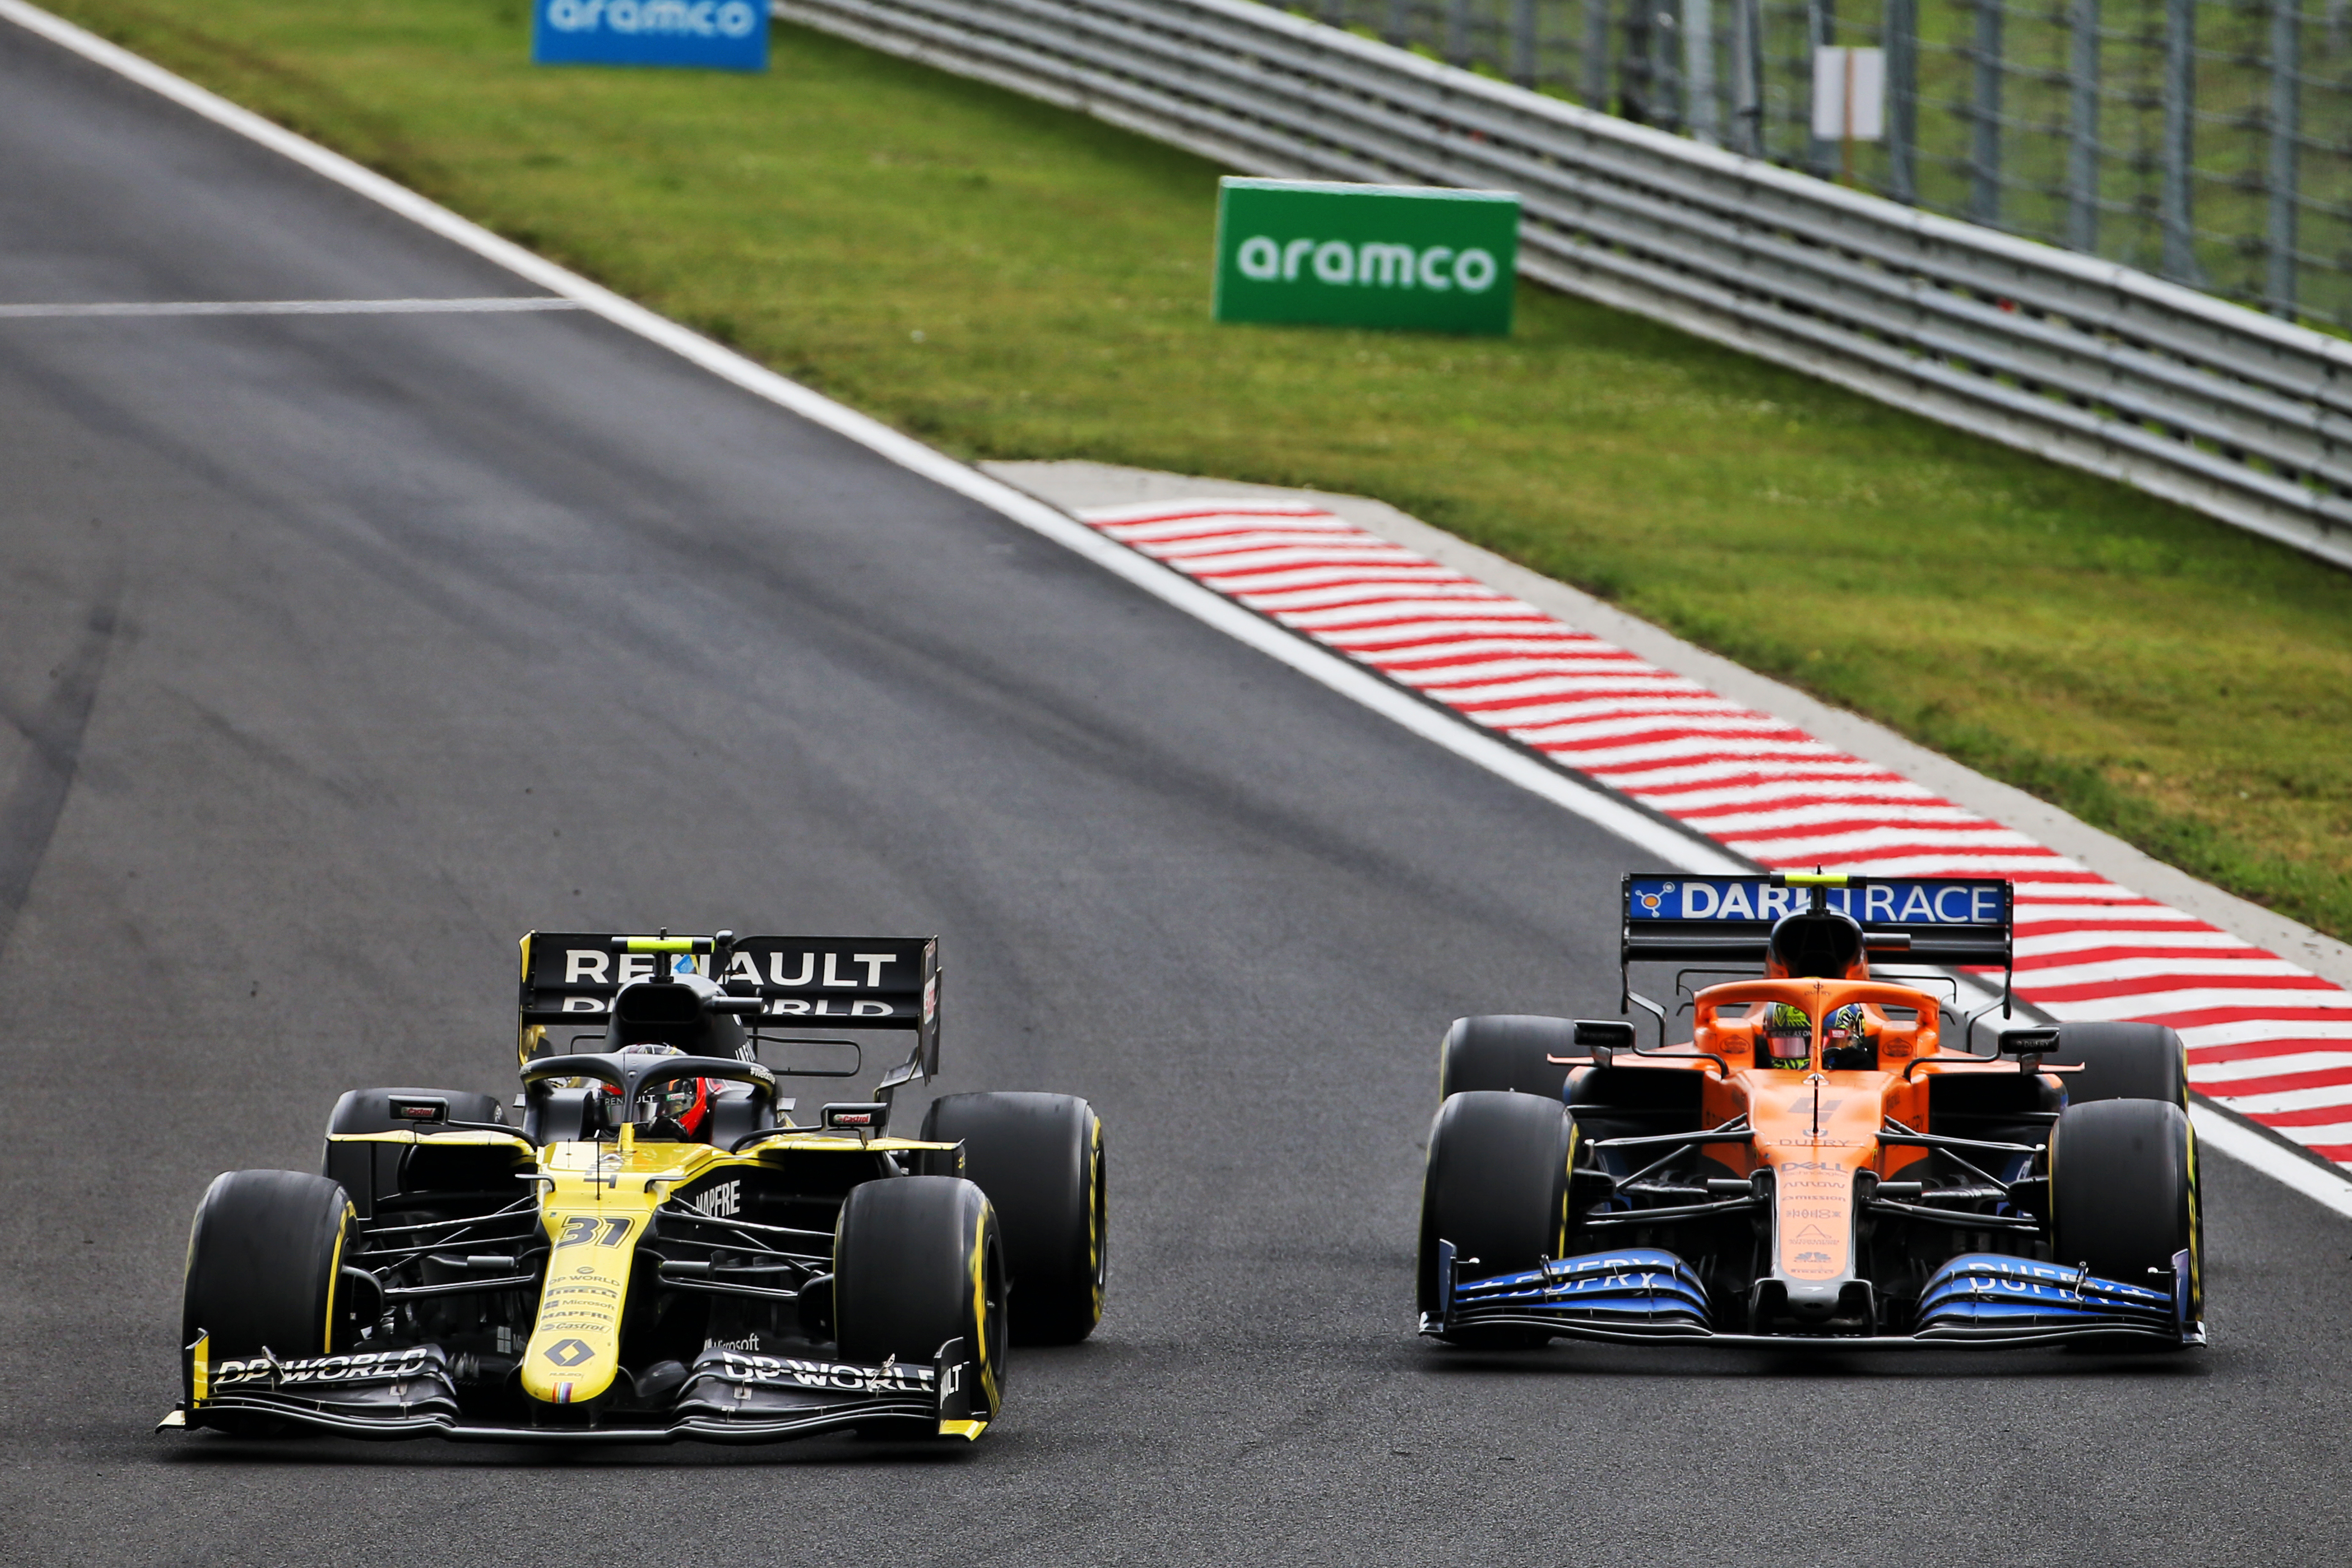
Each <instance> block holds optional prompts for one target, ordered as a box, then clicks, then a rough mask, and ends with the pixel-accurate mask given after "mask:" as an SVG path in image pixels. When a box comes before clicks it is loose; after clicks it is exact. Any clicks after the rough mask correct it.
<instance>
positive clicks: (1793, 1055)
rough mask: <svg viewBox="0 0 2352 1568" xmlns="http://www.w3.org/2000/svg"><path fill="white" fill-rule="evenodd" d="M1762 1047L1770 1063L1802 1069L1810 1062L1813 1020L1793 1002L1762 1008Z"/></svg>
mask: <svg viewBox="0 0 2352 1568" xmlns="http://www.w3.org/2000/svg"><path fill="white" fill-rule="evenodd" d="M1764 1050H1765V1054H1766V1056H1767V1057H1768V1058H1770V1061H1771V1065H1772V1066H1774V1067H1776V1068H1784V1069H1785V1068H1796V1069H1802V1068H1809V1067H1811V1066H1812V1065H1813V1021H1812V1020H1811V1018H1809V1017H1807V1016H1805V1010H1804V1009H1803V1008H1802V1007H1800V1006H1798V1005H1796V1004H1795V1003H1793V1002H1775V1003H1773V1004H1772V1005H1770V1006H1769V1007H1767V1008H1766V1009H1765V1010H1764Z"/></svg>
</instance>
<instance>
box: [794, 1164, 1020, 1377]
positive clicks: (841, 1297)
mask: <svg viewBox="0 0 2352 1568" xmlns="http://www.w3.org/2000/svg"><path fill="white" fill-rule="evenodd" d="M833 1258H834V1263H833V1276H834V1279H833V1321H834V1333H835V1340H836V1342H837V1343H838V1344H839V1345H840V1347H841V1357H842V1359H843V1360H844V1361H849V1362H857V1363H863V1364H866V1365H869V1366H871V1365H877V1364H879V1363H882V1362H886V1361H888V1360H890V1359H891V1358H893V1357H896V1358H897V1359H898V1361H900V1362H902V1363H913V1364H915V1365H918V1366H929V1365H930V1364H931V1363H932V1362H933V1361H935V1360H937V1359H938V1357H939V1353H940V1347H941V1346H943V1345H945V1344H946V1343H947V1342H949V1341H950V1340H957V1339H960V1340H961V1341H962V1342H964V1358H965V1359H966V1360H967V1361H971V1362H974V1363H978V1365H979V1369H980V1375H979V1379H978V1382H979V1388H978V1390H977V1392H976V1394H975V1396H974V1400H973V1403H974V1405H975V1407H976V1408H975V1411H974V1414H975V1415H979V1416H981V1417H982V1418H983V1419H993V1418H994V1417H995V1415H996V1414H997V1412H998V1411H999V1410H1001V1409H1002V1408H1003V1388H1004V1330H1005V1313H1004V1248H1003V1242H1002V1240H1001V1239H1000V1238H999V1237H998V1235H997V1229H996V1214H995V1211H994V1210H993V1209H992V1208H991V1207H990V1206H989V1202H988V1194H985V1193H983V1192H982V1191H981V1190H980V1188H979V1187H978V1186H976V1185H974V1184H972V1183H971V1182H967V1181H965V1180H964V1179H963V1178H961V1176H885V1177H883V1178H881V1179H879V1180H877V1181H871V1182H865V1183H861V1184H858V1185H857V1186H855V1187H852V1188H851V1189H850V1191H849V1197H848V1199H847V1200H846V1201H845V1202H844V1203H843V1204H842V1205H841V1220H840V1224H839V1226H838V1227H837V1228H836V1229H835V1232H834V1243H833Z"/></svg>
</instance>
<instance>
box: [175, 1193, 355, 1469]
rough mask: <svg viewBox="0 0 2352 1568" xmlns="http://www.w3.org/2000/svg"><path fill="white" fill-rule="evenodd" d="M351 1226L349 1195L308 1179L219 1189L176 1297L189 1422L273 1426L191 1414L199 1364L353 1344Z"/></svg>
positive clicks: (202, 1212)
mask: <svg viewBox="0 0 2352 1568" xmlns="http://www.w3.org/2000/svg"><path fill="white" fill-rule="evenodd" d="M351 1216H352V1205H351V1200H350V1199H349V1198H348V1197H346V1196H345V1195H344V1194H343V1189H342V1188H341V1187H340V1186H338V1185H336V1184H334V1183H332V1182H331V1181H329V1180H327V1179H326V1178H325V1177H324V1176H314V1175H311V1174H310V1173H307V1172H302V1171H231V1172H229V1173H226V1175H223V1176H220V1177H217V1178H215V1180H214V1182H213V1184H212V1186H211V1187H210V1188H209V1189H208V1190H207V1191H206V1192H205V1195H204V1198H203V1200H202V1201H201V1202H199V1203H198V1204H197V1205H196V1218H195V1223H194V1225H193V1226H191V1227H190V1228H189V1231H188V1260H187V1271H186V1275H185V1278H184V1283H183V1286H182V1289H181V1296H180V1344H181V1346H182V1351H181V1375H182V1389H181V1392H182V1394H183V1395H184V1397H185V1398H186V1399H187V1401H188V1408H189V1409H190V1411H191V1412H192V1413H193V1419H194V1421H195V1422H196V1423H197V1424H200V1425H205V1426H216V1427H219V1428H221V1429H222V1430H225V1431H230V1432H237V1433H243V1434H257V1433H258V1432H260V1431H264V1430H267V1429H268V1427H269V1426H272V1425H274V1423H270V1422H268V1420H267V1419H266V1418H256V1417H254V1416H251V1415H237V1414H236V1413H235V1412H229V1411H223V1412H220V1413H218V1414H217V1415H213V1416H211V1417H209V1418H208V1417H206V1416H205V1414H204V1413H203V1412H201V1411H196V1410H195V1406H194V1397H195V1388H194V1356H193V1354H192V1353H190V1350H189V1347H192V1346H194V1344H195V1343H196V1342H197V1341H198V1340H200V1339H201V1340H204V1341H205V1342H206V1350H207V1356H208V1359H209V1361H210V1362H212V1363H219V1362H221V1361H223V1360H225V1359H228V1358H231V1357H245V1356H252V1355H258V1354H260V1353H261V1352H263V1351H268V1352H269V1353H271V1354H272V1355H275V1356H277V1357H278V1358H279V1359H281V1360H286V1361H292V1360H295V1359H297V1358H300V1357H306V1356H318V1355H328V1354H331V1353H332V1352H334V1351H335V1350H336V1349H338V1348H339V1342H341V1341H342V1340H344V1339H346V1338H348V1337H349V1336H348V1331H347V1330H346V1329H345V1326H344V1325H343V1323H342V1322H341V1319H340V1316H339V1310H338V1301H337V1289H336V1287H337V1285H338V1283H339V1282H340V1279H339V1276H340V1271H341V1268H342V1255H343V1243H344V1240H345V1238H346V1237H347V1235H348V1232H349V1226H350V1223H351Z"/></svg>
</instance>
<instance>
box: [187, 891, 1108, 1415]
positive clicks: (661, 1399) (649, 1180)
mask: <svg viewBox="0 0 2352 1568" xmlns="http://www.w3.org/2000/svg"><path fill="white" fill-rule="evenodd" d="M938 957H939V944H938V942H937V940H936V939H892V938H881V939H873V938H856V939H835V938H797V937H753V938H748V939H742V940H738V939H736V938H735V937H734V936H733V935H732V934H731V933H730V932H727V931H720V932H719V933H717V934H716V935H714V936H684V937H673V936H670V935H669V934H668V933H667V931H665V932H662V933H661V934H660V935H658V936H653V937H644V936H626V935H617V936H616V935H604V934H548V933H541V932H535V933H533V934H531V935H530V936H526V937H525V938H523V940H522V984H521V995H520V1039H519V1055H520V1068H521V1079H522V1092H521V1093H520V1095H518V1096H517V1097H516V1098H515V1100H514V1107H515V1108H516V1109H518V1110H520V1120H519V1121H509V1118H508V1117H507V1115H506V1110H507V1109H508V1108H507V1107H505V1106H502V1105H501V1104H500V1103H499V1100H496V1099H495V1098H493V1097H491V1096H489V1095H486V1094H478V1093H468V1092H465V1091H462V1090H455V1089H357V1090H354V1091H352V1093H349V1094H346V1095H344V1096H343V1097H342V1099H341V1101H340V1102H339V1103H338V1104H337V1105H336V1106H335V1108H334V1112H333V1115H332V1117H331V1120H330V1121H329V1123H328V1130H327V1144H326V1159H325V1172H324V1173H323V1174H321V1175H311V1174H308V1173H300V1172H292V1171H236V1172H231V1173H228V1174H226V1175H224V1176H222V1177H220V1178H219V1179H218V1180H216V1181H215V1182H214V1184H212V1187H211V1189H210V1190H209V1191H208V1192H207V1193H205V1196H204V1199H203V1201H202V1203H201V1204H200V1205H198V1207H197V1209H196V1216H195V1224H194V1228H193V1230H192V1232H191V1233H190V1237H189V1241H188V1256H187V1274H186V1281H185V1292H184V1302H183V1316H182V1337H181V1344H182V1346H183V1351H182V1356H181V1370H182V1383H183V1386H182V1399H181V1402H180V1405H179V1406H178V1407H177V1408H176V1409H175V1410H174V1411H173V1412H172V1414H171V1415H168V1416H166V1417H165V1420H164V1425H165V1426H197V1427H212V1428H215V1429H219V1430H222V1431H226V1432H229V1433H232V1434H244V1435H260V1434H267V1433H271V1432H276V1431H278V1430H281V1429H283V1428H285V1427H288V1426H292V1427H297V1428H304V1429H308V1430H310V1431H315V1432H325V1433H334V1434H341V1435H345V1436H362V1437H415V1436H441V1437H446V1438H457V1439H482V1440H498V1439H508V1440H518V1439H520V1440H529V1441H531V1442H549V1441H564V1440H577V1441H590V1442H606V1443H611V1442H661V1441H667V1440H672V1439H677V1438H699V1439H706V1440H710V1441H716V1442H762V1441H769V1440H772V1439H778V1438H785V1437H795V1436H803V1435H804V1434H808V1433H813V1432H818V1431H824V1430H828V1429H841V1428H854V1429H856V1430H859V1431H862V1432H866V1433H870V1434H879V1435H887V1436H916V1437H962V1438H976V1437H978V1436H980V1435H981V1433H982V1431H983V1430H984V1429H985V1428H986V1427H987V1426H988V1424H989V1423H990V1422H991V1421H992V1420H993V1419H994V1418H995V1417H996V1415H997V1414H998V1412H999V1411H1000V1410H1001V1409H1002V1408H1003V1399H1004V1374H1005V1366H1004V1356H1005V1346H1006V1343H1007V1342H1008V1339H1017V1340H1022V1341H1031V1342H1072V1341H1076V1340H1080V1339H1083V1338H1085V1337H1086V1335H1087V1334H1088V1333H1089V1332H1091V1331H1092V1330H1093V1329H1094V1327H1095V1325H1096V1322H1097V1320H1098V1319H1099V1318H1100V1316H1101V1312H1102V1300H1103V1281H1104V1242H1105V1231H1106V1226H1105V1187H1104V1164H1103V1139H1102V1125H1101V1122H1100V1121H1098V1120H1097V1117H1096V1116H1095V1114H1094V1111H1093V1110H1092V1109H1091V1108H1090V1107H1089V1106H1088V1105H1087V1102H1086V1101H1084V1100H1077V1099H1073V1098H1071V1097H1068V1096H1064V1095H1048V1094H960V1095H950V1096H946V1097H943V1098H940V1099H939V1100H934V1101H933V1102H932V1103H931V1105H930V1107H929V1110H928V1112H927V1114H926V1115H925V1117H924V1120H923V1123H922V1127H921V1129H920V1131H919V1135H918V1136H916V1137H913V1138H903V1137H894V1136H891V1135H890V1134H889V1132H888V1123H889V1121H890V1112H891V1103H892V1098H893V1096H894V1094H895V1093H896V1091H897V1090H898V1089H901V1088H903V1087H905V1086H906V1085H908V1084H909V1083H913V1082H917V1081H919V1080H921V1081H928V1080H929V1078H930V1077H931V1075H932V1074H933V1073H934V1072H935V1071H936V1070H937V1068H938V1065H939V1050H940V1019H939V996H940V991H939V986H940V971H939V963H938ZM876 1029H898V1030H901V1031H911V1032H912V1035H913V1042H914V1043H913V1047H912V1049H911V1050H910V1051H909V1053H908V1056H907V1058H905V1060H903V1061H901V1062H899V1063H898V1064H897V1065H896V1066H894V1067H892V1068H890V1069H889V1070H888V1071H887V1072H885V1073H883V1074H881V1075H880V1076H879V1080H878V1082H877V1085H876V1088H875V1089H874V1090H873V1092H872V1093H871V1094H870V1095H869V1096H868V1097H867V1098H866V1099H865V1100H856V1101H844V1102H839V1103H832V1104H826V1105H824V1106H822V1107H821V1108H820V1109H819V1110H818V1111H817V1112H816V1114H815V1115H814V1117H812V1118H810V1119H808V1120H805V1121H802V1120H796V1119H795V1112H796V1111H797V1110H798V1101H797V1100H795V1099H793V1098H789V1097H784V1096H781V1095H780V1094H779V1093H778V1087H779V1080H780V1079H785V1078H793V1077H817V1078H824V1077H851V1076H858V1075H860V1074H861V1073H862V1071H863V1064H864V1058H865V1047H864V1046H863V1044H862V1043H861V1037H859V1036H858V1035H856V1034H855V1033H851V1034H844V1033H841V1032H842V1031H852V1032H855V1031H868V1030H876ZM816 1031H823V1032H824V1033H823V1035H822V1036H821V1037H820V1036H818V1035H817V1034H816ZM763 1056H764V1057H766V1058H768V1059H766V1060H763V1059H762V1058H763ZM1015 1286H1017V1287H1018V1292H1019V1293H1018V1298H1017V1303H1016V1302H1015V1300H1013V1298H1012V1294H1011V1293H1012V1291H1013V1288H1014V1287H1015Z"/></svg>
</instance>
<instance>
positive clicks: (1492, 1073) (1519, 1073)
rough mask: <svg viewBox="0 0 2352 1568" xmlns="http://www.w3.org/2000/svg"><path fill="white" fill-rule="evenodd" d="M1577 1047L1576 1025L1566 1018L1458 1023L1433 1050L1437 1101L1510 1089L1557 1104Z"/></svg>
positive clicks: (1496, 1017) (1512, 1016)
mask: <svg viewBox="0 0 2352 1568" xmlns="http://www.w3.org/2000/svg"><path fill="white" fill-rule="evenodd" d="M1575 1044H1576V1025H1575V1024H1574V1023H1572V1022H1571V1021H1570V1020H1569V1019H1566V1018H1543V1017H1538V1016H1533V1015H1530V1014H1525V1013H1496V1014H1491V1015H1489V1016H1486V1017H1481V1018H1456V1019H1454V1024H1453V1026H1452V1027H1451V1028H1449V1029H1447V1030H1446V1031H1445V1038H1444V1040H1442V1041H1440V1042H1439V1044H1438V1047H1437V1098H1438V1099H1439V1100H1444V1099H1446V1098H1447V1097H1449V1096H1451V1095H1456V1094H1463V1093H1466V1092H1468V1091H1470V1090H1473V1089H1508V1090H1511V1091H1514V1092H1516V1093H1519V1094H1532V1095H1536V1096H1538V1097H1539V1098H1541V1099H1545V1100H1558V1099H1559V1097H1560V1089H1561V1086H1562V1085H1564V1084H1565V1083H1566V1082H1567V1081H1568V1065H1567V1064H1566V1063H1562V1062H1553V1061H1547V1060H1546V1059H1545V1058H1548V1057H1564V1056H1567V1055H1568V1054H1569V1053H1570V1050H1571V1049H1572V1048H1573V1047H1574V1046H1575Z"/></svg>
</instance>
